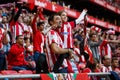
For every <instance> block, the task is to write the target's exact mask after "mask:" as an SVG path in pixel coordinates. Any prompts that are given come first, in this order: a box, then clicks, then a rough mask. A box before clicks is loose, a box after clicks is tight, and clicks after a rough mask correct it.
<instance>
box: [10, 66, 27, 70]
mask: <svg viewBox="0 0 120 80" xmlns="http://www.w3.org/2000/svg"><path fill="white" fill-rule="evenodd" d="M27 69H28V67H27V66H13V67H12V70H16V71H19V70H27Z"/></svg>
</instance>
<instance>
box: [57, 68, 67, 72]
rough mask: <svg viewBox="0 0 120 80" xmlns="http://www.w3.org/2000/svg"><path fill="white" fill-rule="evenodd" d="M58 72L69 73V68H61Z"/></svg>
mask: <svg viewBox="0 0 120 80" xmlns="http://www.w3.org/2000/svg"><path fill="white" fill-rule="evenodd" d="M58 73H68V70H67V68H63V69H59V70H58Z"/></svg>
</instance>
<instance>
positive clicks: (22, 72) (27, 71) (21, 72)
mask: <svg viewBox="0 0 120 80" xmlns="http://www.w3.org/2000/svg"><path fill="white" fill-rule="evenodd" d="M18 73H19V74H33V72H32V71H31V70H20V71H18ZM19 80H32V78H25V79H23V78H21V79H19Z"/></svg>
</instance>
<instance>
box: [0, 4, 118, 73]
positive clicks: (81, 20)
mask: <svg viewBox="0 0 120 80" xmlns="http://www.w3.org/2000/svg"><path fill="white" fill-rule="evenodd" d="M43 12H44V10H43V9H42V8H39V7H36V9H35V10H34V11H31V10H30V9H29V7H28V6H27V5H26V4H25V3H24V4H21V5H19V6H15V5H12V6H9V7H1V8H0V71H2V70H16V71H19V70H32V71H36V73H49V72H55V73H84V72H96V73H98V72H109V71H115V72H117V73H118V74H119V75H120V35H116V33H115V31H114V30H113V29H109V30H102V29H101V28H100V27H97V26H95V25H93V26H91V27H87V15H86V13H87V10H86V9H83V11H82V13H81V14H80V16H79V17H78V18H77V19H75V20H74V21H70V22H69V21H68V16H67V13H66V12H65V11H60V12H58V13H54V14H50V15H45V14H43Z"/></svg>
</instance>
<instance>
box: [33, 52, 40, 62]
mask: <svg viewBox="0 0 120 80" xmlns="http://www.w3.org/2000/svg"><path fill="white" fill-rule="evenodd" d="M40 54H41V53H40V52H38V51H35V52H34V55H33V58H34V60H35V62H37V60H38V58H39V55H40Z"/></svg>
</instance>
